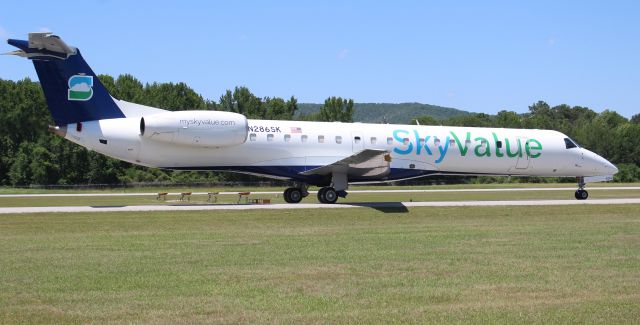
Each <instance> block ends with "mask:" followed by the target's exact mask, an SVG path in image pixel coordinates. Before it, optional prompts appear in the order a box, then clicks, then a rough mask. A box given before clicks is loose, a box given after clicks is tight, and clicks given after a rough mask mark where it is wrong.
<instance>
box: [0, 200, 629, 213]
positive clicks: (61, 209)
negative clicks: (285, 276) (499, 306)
mask: <svg viewBox="0 0 640 325" xmlns="http://www.w3.org/2000/svg"><path fill="white" fill-rule="evenodd" d="M605 204H640V198H636V199H595V200H593V199H590V200H585V201H579V200H521V201H442V202H372V203H342V204H341V203H338V204H319V203H318V204H314V203H300V204H265V205H257V204H190V205H131V206H108V207H92V206H55V207H18V208H0V214H8V213H56V212H57V213H72V212H142V211H203V210H259V209H271V210H278V209H279V210H289V209H320V208H322V209H349V208H410V207H465V206H549V205H605Z"/></svg>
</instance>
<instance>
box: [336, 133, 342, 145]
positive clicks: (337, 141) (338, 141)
mask: <svg viewBox="0 0 640 325" xmlns="http://www.w3.org/2000/svg"><path fill="white" fill-rule="evenodd" d="M336 143H337V144H341V143H342V137H341V136H339V135H336Z"/></svg>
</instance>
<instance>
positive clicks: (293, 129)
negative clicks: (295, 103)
mask: <svg viewBox="0 0 640 325" xmlns="http://www.w3.org/2000/svg"><path fill="white" fill-rule="evenodd" d="M291 133H302V129H301V128H298V127H295V128H294V127H292V128H291Z"/></svg>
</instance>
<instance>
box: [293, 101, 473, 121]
mask: <svg viewBox="0 0 640 325" xmlns="http://www.w3.org/2000/svg"><path fill="white" fill-rule="evenodd" d="M320 107H322V104H308V103H302V104H298V113H297V114H296V115H300V114H311V113H315V112H318V111H320ZM468 114H471V113H469V112H467V111H462V110H459V109H455V108H450V107H442V106H436V105H429V104H420V103H399V104H389V103H355V104H354V114H353V121H354V122H366V123H383V122H387V123H391V124H410V123H411V121H413V119H415V118H418V117H421V116H425V115H429V116H432V117H434V118H436V119H447V118H449V117H452V116H461V115H468Z"/></svg>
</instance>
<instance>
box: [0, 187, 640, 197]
mask: <svg viewBox="0 0 640 325" xmlns="http://www.w3.org/2000/svg"><path fill="white" fill-rule="evenodd" d="M575 190H576V187H575V186H574V187H525V188H468V189H433V190H411V189H406V190H384V189H376V190H349V193H439V192H443V193H446V192H516V191H575ZM587 190H589V191H591V190H597V191H600V190H640V186H619V187H615V186H611V187H587ZM309 193H317V191H309ZM191 194H192V195H207V194H208V192H193V193H191ZM251 194H256V195H259V194H282V191H271V192H251ZM156 195H158V193H157V192H154V193H150V192H146V193H46V194H0V198H28V197H74V196H75V197H99V196H156ZM167 195H180V193H179V192H169V193H167ZM218 195H238V191H235V192H220V193H219V194H218Z"/></svg>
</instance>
